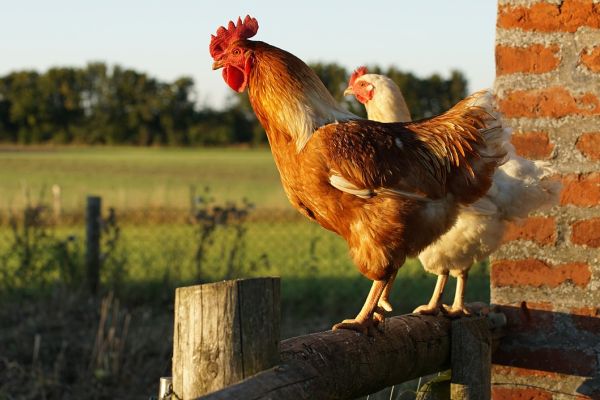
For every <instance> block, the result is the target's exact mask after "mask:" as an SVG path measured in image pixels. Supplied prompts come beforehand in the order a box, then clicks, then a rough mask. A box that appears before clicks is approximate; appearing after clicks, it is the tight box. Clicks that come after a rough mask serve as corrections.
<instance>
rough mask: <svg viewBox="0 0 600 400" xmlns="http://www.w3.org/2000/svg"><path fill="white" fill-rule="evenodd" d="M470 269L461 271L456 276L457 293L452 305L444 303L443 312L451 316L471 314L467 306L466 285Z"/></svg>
mask: <svg viewBox="0 0 600 400" xmlns="http://www.w3.org/2000/svg"><path fill="white" fill-rule="evenodd" d="M468 275H469V273H468V271H460V272H459V274H458V276H457V277H456V293H455V294H454V302H453V303H452V306H447V305H445V304H444V305H442V307H443V308H442V312H443V313H444V314H446V315H447V316H449V317H452V318H458V317H467V316H469V315H471V313H470V312H469V310H467V308H466V307H465V287H466V285H467V277H468Z"/></svg>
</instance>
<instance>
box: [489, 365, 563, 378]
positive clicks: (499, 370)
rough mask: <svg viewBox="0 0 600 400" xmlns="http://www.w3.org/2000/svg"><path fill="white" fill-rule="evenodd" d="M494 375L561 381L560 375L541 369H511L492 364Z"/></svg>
mask: <svg viewBox="0 0 600 400" xmlns="http://www.w3.org/2000/svg"><path fill="white" fill-rule="evenodd" d="M492 373H493V374H497V375H504V376H511V375H512V376H527V377H528V376H531V377H536V378H551V379H554V380H556V379H559V378H560V374H558V373H556V372H549V371H542V370H539V369H529V368H519V367H509V366H505V365H497V364H492Z"/></svg>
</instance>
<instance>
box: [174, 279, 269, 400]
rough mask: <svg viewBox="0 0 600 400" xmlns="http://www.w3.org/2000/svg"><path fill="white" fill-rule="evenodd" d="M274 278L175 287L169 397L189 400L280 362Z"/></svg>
mask: <svg viewBox="0 0 600 400" xmlns="http://www.w3.org/2000/svg"><path fill="white" fill-rule="evenodd" d="M279 284H280V282H279V278H254V279H240V280H234V281H224V282H218V283H211V284H205V285H197V286H190V287H183V288H178V289H177V290H176V292H175V324H174V338H173V392H174V394H175V395H176V396H178V398H180V399H184V400H188V399H193V398H196V397H199V396H201V395H203V394H206V393H209V392H212V391H215V390H218V389H221V388H224V387H226V386H228V385H231V384H234V383H236V382H238V381H240V380H242V379H244V378H247V377H249V376H251V375H254V374H256V373H257V372H260V371H262V370H265V369H268V368H271V367H273V366H275V365H277V364H278V363H279V308H280V293H279Z"/></svg>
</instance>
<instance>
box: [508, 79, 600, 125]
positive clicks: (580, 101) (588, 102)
mask: <svg viewBox="0 0 600 400" xmlns="http://www.w3.org/2000/svg"><path fill="white" fill-rule="evenodd" d="M499 105H500V110H501V111H502V112H503V113H504V115H505V116H506V117H509V118H516V117H531V118H538V117H552V118H560V117H565V116H567V115H586V116H588V115H600V99H598V97H596V96H595V95H593V94H592V93H584V94H582V95H573V94H571V93H570V92H569V91H568V90H567V89H565V88H563V87H559V86H554V87H550V88H545V89H539V90H514V91H512V92H509V93H508V95H506V96H505V97H504V98H502V99H500V101H499Z"/></svg>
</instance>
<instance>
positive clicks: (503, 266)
mask: <svg viewBox="0 0 600 400" xmlns="http://www.w3.org/2000/svg"><path fill="white" fill-rule="evenodd" d="M591 277H592V274H591V271H590V267H589V265H587V264H586V263H582V262H573V263H567V264H560V265H557V266H550V265H548V264H547V263H545V262H544V261H541V260H537V259H534V258H529V259H526V260H496V261H494V262H493V264H492V271H491V283H492V286H494V287H501V286H533V287H542V286H548V287H550V288H556V287H558V286H559V285H561V284H563V283H565V282H567V281H571V282H572V283H573V284H574V285H577V286H579V287H586V286H587V285H588V283H589V282H590V279H591Z"/></svg>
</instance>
